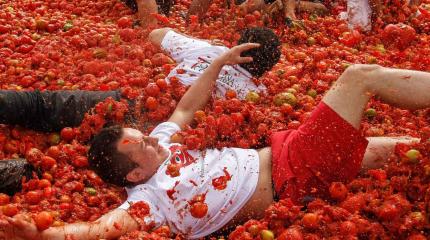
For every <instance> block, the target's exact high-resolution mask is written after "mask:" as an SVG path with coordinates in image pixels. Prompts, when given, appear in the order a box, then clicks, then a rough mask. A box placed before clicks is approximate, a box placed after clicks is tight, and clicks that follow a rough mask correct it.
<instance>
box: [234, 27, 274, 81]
mask: <svg viewBox="0 0 430 240" xmlns="http://www.w3.org/2000/svg"><path fill="white" fill-rule="evenodd" d="M242 43H259V44H260V47H258V48H253V49H250V50H248V51H245V52H243V53H242V54H241V56H242V57H252V58H253V59H254V60H253V61H252V62H250V63H242V64H240V66H241V67H243V68H244V69H246V70H247V71H248V72H249V73H251V74H252V76H254V77H261V75H263V74H264V73H265V72H267V71H269V70H270V69H272V67H273V66H274V65H275V64H276V63H277V62H278V61H279V58H280V57H281V50H280V46H281V42H280V41H279V38H278V36H277V35H276V34H275V33H274V32H273V31H272V30H271V29H269V28H265V27H255V28H248V29H245V30H244V31H243V32H242V34H241V37H240V39H239V41H238V44H242Z"/></svg>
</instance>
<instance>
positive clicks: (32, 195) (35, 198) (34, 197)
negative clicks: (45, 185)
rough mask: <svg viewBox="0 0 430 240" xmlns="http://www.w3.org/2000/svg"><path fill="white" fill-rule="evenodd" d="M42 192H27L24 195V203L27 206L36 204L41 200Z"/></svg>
mask: <svg viewBox="0 0 430 240" xmlns="http://www.w3.org/2000/svg"><path fill="white" fill-rule="evenodd" d="M42 196H43V194H42V192H41V191H39V190H36V191H29V192H27V193H26V194H25V201H26V202H27V203H29V204H33V205H34V204H38V203H39V202H40V201H41V200H42Z"/></svg>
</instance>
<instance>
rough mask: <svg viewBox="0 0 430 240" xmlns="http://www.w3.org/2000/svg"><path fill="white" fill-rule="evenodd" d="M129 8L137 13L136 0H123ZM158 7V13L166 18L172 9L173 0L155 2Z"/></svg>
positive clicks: (156, 0) (157, 0)
mask: <svg viewBox="0 0 430 240" xmlns="http://www.w3.org/2000/svg"><path fill="white" fill-rule="evenodd" d="M122 1H123V2H124V3H125V5H127V7H129V8H130V9H131V10H132V11H133V12H134V13H136V12H137V3H136V0H122ZM155 2H156V3H157V5H158V12H159V13H162V14H164V15H166V16H169V12H170V8H171V7H172V4H173V0H155Z"/></svg>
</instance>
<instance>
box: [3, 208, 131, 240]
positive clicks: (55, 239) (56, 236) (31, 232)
mask: <svg viewBox="0 0 430 240" xmlns="http://www.w3.org/2000/svg"><path fill="white" fill-rule="evenodd" d="M8 222H9V224H10V226H9V229H11V231H10V235H9V237H10V239H12V238H23V239H32V240H63V239H66V237H69V238H71V239H75V240H79V239H82V240H92V239H94V240H96V239H116V238H118V237H120V236H122V235H124V234H125V233H127V232H130V231H133V230H136V229H138V224H137V222H136V221H135V220H134V219H133V218H132V217H131V216H130V215H129V214H128V213H127V211H125V210H122V209H115V210H113V211H111V212H109V213H108V214H106V215H103V216H102V217H101V218H99V219H98V220H96V221H94V222H82V223H72V224H66V225H64V226H61V227H51V228H48V229H46V230H44V231H42V232H39V231H38V230H37V227H36V225H35V224H34V222H33V221H32V220H31V218H29V217H28V216H24V215H19V216H16V217H14V218H8Z"/></svg>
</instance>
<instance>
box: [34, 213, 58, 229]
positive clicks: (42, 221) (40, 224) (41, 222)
mask: <svg viewBox="0 0 430 240" xmlns="http://www.w3.org/2000/svg"><path fill="white" fill-rule="evenodd" d="M34 222H35V224H36V227H37V229H38V230H39V231H43V230H45V229H48V228H49V227H50V226H51V225H52V223H53V222H54V218H53V217H52V215H51V214H50V213H49V212H45V211H43V212H40V213H38V214H36V216H34Z"/></svg>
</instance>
